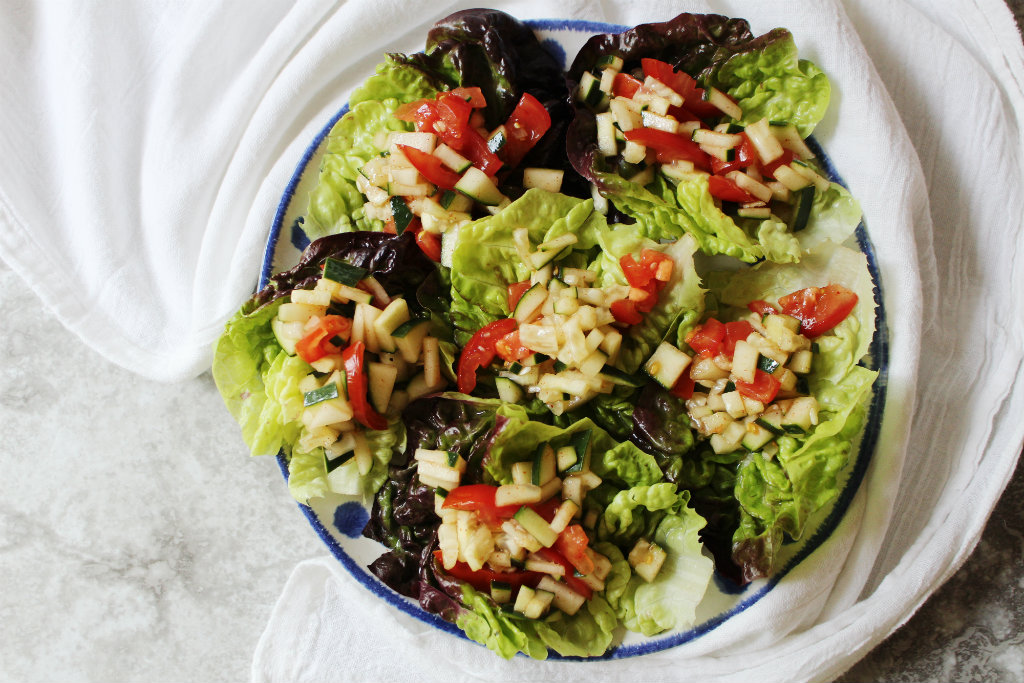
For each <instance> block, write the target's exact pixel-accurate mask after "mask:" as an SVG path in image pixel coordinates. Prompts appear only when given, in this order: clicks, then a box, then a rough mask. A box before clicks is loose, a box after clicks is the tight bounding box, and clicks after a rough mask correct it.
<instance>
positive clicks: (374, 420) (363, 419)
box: [341, 341, 388, 429]
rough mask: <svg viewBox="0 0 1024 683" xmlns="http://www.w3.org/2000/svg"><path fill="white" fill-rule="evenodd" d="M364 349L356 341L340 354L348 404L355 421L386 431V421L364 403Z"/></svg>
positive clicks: (361, 343)
mask: <svg viewBox="0 0 1024 683" xmlns="http://www.w3.org/2000/svg"><path fill="white" fill-rule="evenodd" d="M365 351H366V347H365V345H364V344H363V342H361V341H358V342H356V343H355V344H352V345H351V346H349V347H348V348H347V349H345V350H344V351H342V352H341V361H342V364H343V365H344V367H345V380H346V382H347V384H348V402H349V405H351V406H352V414H353V417H355V419H356V421H358V422H360V423H361V424H363V425H364V426H366V427H368V428H369V429H387V427H388V421H387V418H385V417H384V416H383V415H381V414H380V413H378V412H377V411H376V410H374V409H373V407H371V406H370V404H369V403H367V402H366V375H365V374H364V372H363V354H364V352H365Z"/></svg>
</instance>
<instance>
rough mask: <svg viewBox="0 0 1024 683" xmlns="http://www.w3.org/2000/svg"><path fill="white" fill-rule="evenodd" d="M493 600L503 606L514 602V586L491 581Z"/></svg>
mask: <svg viewBox="0 0 1024 683" xmlns="http://www.w3.org/2000/svg"><path fill="white" fill-rule="evenodd" d="M491 600H494V602H496V603H498V604H499V605H503V604H505V603H507V602H511V601H512V584H510V583H505V582H503V581H495V580H494V579H491Z"/></svg>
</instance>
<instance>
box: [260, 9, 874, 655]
mask: <svg viewBox="0 0 1024 683" xmlns="http://www.w3.org/2000/svg"><path fill="white" fill-rule="evenodd" d="M525 23H526V24H528V25H529V26H530V27H532V28H533V29H534V30H535V31H537V30H540V31H579V32H582V33H590V34H593V33H618V32H621V31H624V30H626V29H627V28H628V27H626V26H620V25H615V24H604V23H600V22H591V21H575V20H571V19H545V20H535V21H526V22H525ZM563 62H564V59H563ZM347 112H348V104H347V103H346V104H345V105H344V106H343V107H342V108H341V109H340V110H339V111H338V112H337V113H336V114H335V115H334V116H333V117H332V118H331V119H330V120H329V121H328V122H327V124H326V125H325V126H324V127H323V128H322V129H321V130H320V132H319V133H318V134H317V136H316V137H315V138H314V139H313V141H312V142H311V143H310V144H309V146H308V147H307V148H306V150H305V152H304V153H303V155H302V158H301V159H300V160H299V163H298V165H297V166H296V168H295V172H294V173H293V174H292V177H291V179H290V180H289V182H288V185H287V186H286V187H285V190H284V193H283V194H282V195H281V200H280V202H279V203H278V206H277V211H276V212H275V214H274V220H273V223H272V224H271V228H270V234H269V235H268V239H267V247H266V249H265V251H264V254H263V263H262V265H261V269H260V278H259V284H258V285H257V290H259V289H262V288H263V287H265V286H266V285H267V283H268V282H269V281H270V277H271V275H272V274H273V273H272V270H273V264H274V253H275V251H276V248H277V243H278V240H279V239H280V237H281V232H282V229H283V228H284V219H285V216H286V215H287V213H288V209H289V207H290V206H291V201H292V199H293V198H294V196H295V191H296V189H297V188H298V186H299V182H300V180H301V178H302V175H303V173H304V172H305V170H306V167H307V166H308V165H309V162H310V161H311V160H312V159H313V157H314V156H315V155H316V153H317V151H318V150H319V148H320V145H321V144H322V143H323V141H324V140H325V139H326V138H327V135H328V133H329V132H330V130H331V129H332V128H333V127H334V124H335V123H337V122H338V120H339V119H340V118H341V117H342V116H344V115H345V114H346V113H347ZM808 145H809V146H810V147H811V149H812V151H813V152H814V153H815V155H816V156H817V158H818V159H819V161H821V162H822V165H823V169H824V170H825V172H826V174H827V176H828V178H829V179H830V180H832V181H833V182H836V183H838V184H840V185H842V186H844V187H846V183H845V182H844V181H843V179H842V177H841V176H840V175H839V173H838V171H837V170H836V168H835V166H834V165H833V163H832V160H831V159H830V158H829V156H828V155H827V154H826V153H825V150H824V149H822V147H821V146H820V145H819V144H818V142H817V140H815V139H814V137H813V136H811V137H809V138H808ZM855 236H856V239H857V245H858V247H859V248H860V250H861V252H862V253H863V254H864V255H865V257H866V258H867V262H868V271H869V272H870V274H871V279H872V283H873V294H874V300H875V315H876V319H875V333H874V336H873V338H872V341H871V346H870V348H869V350H868V357H869V359H870V363H869V367H870V369H872V370H875V371H877V372H878V377H877V379H876V380H875V384H874V386H873V388H872V393H873V395H872V399H871V404H870V406H869V407H868V414H867V419H866V423H865V426H864V431H863V433H862V435H861V441H860V447H859V448H858V450H857V453H856V456H855V459H854V463H853V467H852V469H851V470H850V476H849V479H848V480H847V482H846V486H844V487H843V490H842V491H841V492H840V494H839V496H838V497H837V498H836V500H835V501H834V503H833V506H832V510H831V511H830V512H829V514H828V515H827V517H826V518H825V519H824V521H822V523H821V524H820V525H819V527H818V528H817V529H816V530H815V532H814V533H813V534H812V535H811V536H810V537H809V538H808V539H807V540H806V542H804V544H803V546H802V547H801V548H800V550H799V552H797V554H796V555H794V556H793V557H792V558H791V559H790V560H789V562H787V563H786V565H785V566H783V567H782V568H781V569H780V570H779V571H778V572H776V573H775V574H773V575H772V576H771V577H769V578H768V579H766V580H765V582H764V584H763V585H761V586H759V587H758V588H757V589H756V590H754V591H753V592H752V593H751V594H750V595H748V596H746V597H745V598H744V599H743V600H741V601H740V602H738V603H737V604H736V605H734V606H733V607H732V608H731V609H729V610H727V611H725V612H723V613H721V614H718V615H716V616H714V617H712V618H710V619H708V620H707V621H705V622H703V623H702V624H700V625H698V626H695V627H693V628H691V629H687V630H684V631H677V632H673V633H672V634H670V635H668V636H664V637H662V638H655V639H651V640H647V641H644V642H642V643H636V644H631V645H619V646H617V647H613V648H610V649H609V650H608V651H607V652H605V653H604V654H603V655H600V656H597V657H575V656H573V657H567V656H562V655H559V654H557V653H555V652H549V655H548V656H549V659H555V660H563V661H581V662H590V661H603V660H609V659H625V658H629V657H637V656H640V655H646V654H651V653H654V652H660V651H662V650H666V649H669V648H672V647H677V646H679V645H682V644H684V643H687V642H689V641H691V640H693V639H695V638H697V637H699V636H701V635H703V634H705V633H708V632H709V631H712V630H714V629H715V628H717V627H718V626H720V625H721V624H723V623H725V622H726V621H728V620H729V619H730V618H732V617H734V616H736V615H737V614H740V613H741V612H744V611H745V610H747V609H749V608H750V607H752V606H753V605H754V604H755V603H757V602H758V601H760V600H761V599H762V598H763V597H764V596H765V595H767V594H768V592H769V591H771V590H772V589H773V588H774V587H775V586H776V585H777V584H778V583H779V581H781V580H782V579H783V578H784V577H785V576H786V575H787V574H788V573H789V572H790V571H792V570H793V568H795V567H796V566H797V565H798V564H800V562H802V561H803V560H804V559H806V558H807V557H808V556H809V555H810V554H811V553H812V552H814V551H815V550H817V548H818V547H819V546H820V545H821V544H822V543H823V542H824V541H825V540H826V539H827V538H828V537H829V536H831V535H832V533H833V532H834V531H835V529H836V527H837V526H838V525H839V522H840V521H841V520H842V517H843V515H845V514H846V510H847V508H848V507H849V505H850V503H851V501H852V500H853V497H854V495H856V493H857V490H858V489H859V488H860V484H861V481H862V480H863V479H864V475H865V473H866V472H867V468H868V464H869V463H870V461H871V459H872V457H873V456H874V453H875V448H876V447H877V445H878V437H879V431H880V427H881V423H882V416H883V414H884V412H885V398H886V393H887V391H886V389H887V387H888V380H889V333H888V319H887V316H886V312H885V307H884V302H883V300H882V293H881V274H880V272H879V269H878V262H877V259H876V257H875V251H874V245H873V244H872V242H871V238H870V237H869V235H868V232H867V228H866V227H865V225H864V222H863V221H861V223H860V224H859V225H858V226H857V229H856V232H855ZM299 246H300V245H299V244H296V247H299ZM277 461H278V466H279V467H280V469H281V473H282V475H283V476H284V478H285V480H287V479H288V464H287V461H286V460H285V458H284V455H283V454H281V455H278V457H277ZM297 505H298V507H299V509H301V510H302V512H303V514H304V515H305V516H306V519H307V520H308V521H309V523H310V525H311V526H312V527H313V530H314V531H315V532H316V533H317V535H318V536H319V537H320V538H321V540H322V541H323V542H324V544H325V545H327V547H328V549H330V551H331V554H332V555H334V557H335V558H337V560H338V561H339V562H340V563H341V564H342V566H344V567H345V569H346V570H348V572H349V573H350V574H351V575H352V577H353V578H355V579H356V580H357V581H358V582H359V583H360V584H361V585H362V586H363V587H364V588H366V589H367V590H369V591H370V592H371V593H373V594H374V595H375V596H377V597H378V598H381V599H382V600H384V601H386V602H387V603H388V604H390V605H392V606H394V607H396V608H397V609H399V610H400V611H402V612H404V613H406V614H408V615H409V616H411V617H413V618H415V619H417V620H419V621H422V622H424V623H427V624H430V625H431V626H434V627H435V628H438V629H440V630H442V631H446V632H448V633H451V634H453V635H455V636H458V637H460V638H463V639H465V640H469V638H467V637H466V635H465V633H463V631H462V630H461V629H460V628H459V627H458V626H456V625H455V624H452V623H450V622H448V621H445V620H444V619H442V618H441V617H439V616H437V615H435V614H431V613H429V612H426V611H425V610H423V609H422V608H421V607H420V606H419V604H418V603H416V602H414V601H412V600H411V599H410V598H406V597H405V596H403V595H401V594H399V593H397V592H395V591H393V590H391V589H390V588H388V587H387V586H385V585H384V584H383V583H381V582H380V580H379V579H378V578H377V577H376V576H374V575H372V574H370V573H369V572H368V571H367V570H366V568H365V567H363V566H362V565H360V564H358V563H357V562H356V561H355V560H353V559H352V558H351V557H349V555H348V554H347V553H346V552H345V551H344V549H343V548H342V547H341V545H340V544H339V543H338V541H337V539H335V537H334V536H333V535H332V534H331V532H330V531H328V529H327V528H326V527H325V526H324V524H323V522H322V521H321V520H320V518H319V517H318V516H317V514H316V512H315V511H314V510H313V509H312V508H311V507H309V506H308V505H303V504H302V503H298V504H297ZM716 576H717V574H716ZM741 592H742V591H741ZM520 655H521V656H525V655H522V653H520Z"/></svg>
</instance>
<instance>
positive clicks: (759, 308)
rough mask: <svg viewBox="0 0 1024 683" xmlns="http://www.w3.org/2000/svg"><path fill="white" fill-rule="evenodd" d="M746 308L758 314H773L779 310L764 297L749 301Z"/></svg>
mask: <svg viewBox="0 0 1024 683" xmlns="http://www.w3.org/2000/svg"><path fill="white" fill-rule="evenodd" d="M747 308H749V309H750V310H751V311H753V312H754V313H757V314H758V315H760V316H765V315H774V314H776V313H778V312H779V309H777V308H775V306H772V305H771V304H770V303H768V302H767V301H765V300H764V299H758V300H756V301H751V302H750V303H748V304H747Z"/></svg>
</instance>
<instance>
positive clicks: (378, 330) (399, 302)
mask: <svg viewBox="0 0 1024 683" xmlns="http://www.w3.org/2000/svg"><path fill="white" fill-rule="evenodd" d="M409 317H410V316H409V304H408V303H406V301H405V299H392V301H391V303H389V304H388V305H387V307H386V308H385V309H384V310H383V311H381V312H380V314H379V315H378V316H377V319H376V320H374V321H373V333H374V336H375V337H376V338H377V345H378V346H380V350H381V351H384V352H387V353H391V352H393V351H395V349H396V344H395V340H394V339H393V338H392V336H391V334H392V333H393V332H394V331H395V330H396V329H398V328H399V327H400V326H401V325H402V324H403V323H406V322H409Z"/></svg>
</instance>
